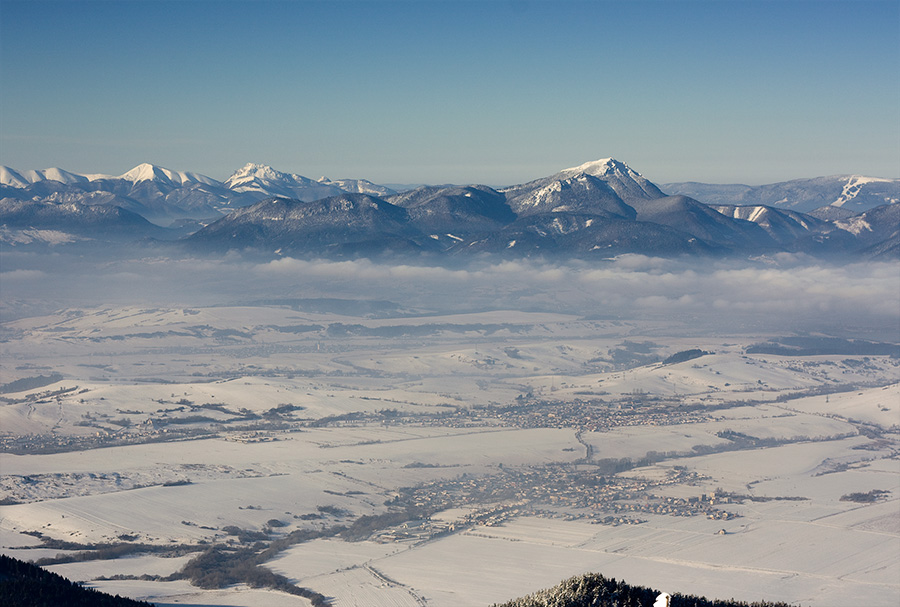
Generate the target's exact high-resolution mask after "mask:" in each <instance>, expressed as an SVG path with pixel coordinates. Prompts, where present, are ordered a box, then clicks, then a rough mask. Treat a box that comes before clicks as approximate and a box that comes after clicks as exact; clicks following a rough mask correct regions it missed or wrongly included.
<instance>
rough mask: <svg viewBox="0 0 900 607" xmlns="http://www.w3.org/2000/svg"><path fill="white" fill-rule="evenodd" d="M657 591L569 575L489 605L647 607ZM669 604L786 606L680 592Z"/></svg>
mask: <svg viewBox="0 0 900 607" xmlns="http://www.w3.org/2000/svg"><path fill="white" fill-rule="evenodd" d="M660 594H661V593H660V591H659V590H653V589H652V588H647V587H645V586H632V585H630V584H626V583H625V582H623V581H617V580H615V579H614V578H606V577H603V576H602V575H600V574H599V573H586V574H584V575H579V576H576V577H573V578H569V579H568V580H565V581H563V582H561V583H560V584H558V585H557V586H554V587H553V588H550V589H547V590H540V591H538V592H535V593H534V594H530V595H528V596H525V597H522V598H518V599H514V600H512V601H509V602H507V603H502V604H495V605H493V607H651V606H652V605H653V604H654V602H655V601H656V598H657V597H658V596H659V595H660ZM669 607H788V604H787V603H781V602H776V603H773V602H769V601H761V602H754V603H745V602H741V601H735V600H726V601H721V600H718V599H712V600H710V599H707V598H705V597H697V596H690V595H684V594H672V595H671V598H670V601H669Z"/></svg>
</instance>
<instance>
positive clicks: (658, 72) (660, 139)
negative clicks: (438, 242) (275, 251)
mask: <svg viewBox="0 0 900 607" xmlns="http://www.w3.org/2000/svg"><path fill="white" fill-rule="evenodd" d="M898 36H900V0H892V1H888V2H867V1H839V2H828V1H813V0H809V1H790V0H788V1H773V2H766V1H753V2H745V1H717V2H701V1H691V2H684V1H677V0H676V1H672V2H662V1H652V2H641V1H638V2H626V1H624V0H620V1H618V2H604V1H592V2H572V1H565V0H562V1H556V2H530V1H518V0H512V1H509V0H497V1H481V2H456V1H452V2H451V1H447V2H440V1H427V0H426V1H419V2H381V1H375V0H372V1H364V2H343V1H330V2H304V1H295V2H270V1H238V0H235V1H218V2H217V1H191V0H187V1H177V2H168V1H161V0H158V1H152V2H146V1H130V2H113V1H102V2H88V1H77V0H76V1H67V2H42V1H16V0H0V164H4V165H8V166H12V167H13V168H16V169H20V170H24V169H32V168H46V167H51V166H59V167H62V168H65V169H68V170H70V171H75V172H81V173H90V172H97V173H108V174H120V173H123V172H125V171H126V170H128V169H130V168H131V167H133V166H135V165H137V164H139V163H141V162H151V163H154V164H159V165H162V166H165V167H167V168H170V169H174V170H190V171H196V172H200V173H203V174H206V175H209V176H210V177H214V178H218V179H224V178H225V177H227V176H228V175H229V174H230V173H231V172H233V171H234V170H236V169H237V168H239V167H241V166H242V165H243V164H245V163H246V162H260V163H265V164H270V165H272V166H274V167H275V168H277V169H279V170H282V171H288V172H294V173H300V174H302V175H306V176H309V177H313V178H316V177H319V176H321V175H327V176H329V177H331V178H342V177H359V178H366V179H371V180H372V181H376V182H382V183H386V182H394V183H397V182H405V183H413V182H423V183H424V182H427V183H445V182H455V183H462V182H479V183H488V184H494V185H503V184H509V183H516V182H521V181H526V180H529V179H533V178H537V177H540V176H544V175H548V174H550V173H553V172H555V171H556V170H558V169H561V168H564V167H568V166H573V165H577V164H581V163H583V162H586V161H588V160H594V159H597V158H602V157H607V156H613V157H615V158H618V159H620V160H623V161H625V162H627V163H628V164H629V165H631V166H632V167H633V168H634V169H636V170H638V171H640V172H641V173H643V174H644V175H645V176H647V177H648V178H649V179H651V180H653V181H656V182H659V183H662V182H668V181H681V180H697V181H708V182H719V183H732V182H743V183H752V184H758V183H769V182H774V181H780V180H786V179H791V178H798V177H813V176H819V175H831V174H843V173H862V174H867V175H873V176H881V177H897V176H900V42H898Z"/></svg>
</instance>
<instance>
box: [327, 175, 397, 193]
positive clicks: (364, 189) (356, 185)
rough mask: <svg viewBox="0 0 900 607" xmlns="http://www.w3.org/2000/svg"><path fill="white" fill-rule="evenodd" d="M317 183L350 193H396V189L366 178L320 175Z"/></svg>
mask: <svg viewBox="0 0 900 607" xmlns="http://www.w3.org/2000/svg"><path fill="white" fill-rule="evenodd" d="M318 183H321V184H322V185H327V186H335V187H337V188H340V189H341V190H342V191H344V192H350V193H351V194H369V195H370V196H380V197H382V198H384V197H386V196H392V195H394V194H396V193H397V191H396V190H394V189H392V188H389V187H387V186H384V185H378V184H377V183H372V182H371V181H369V180H368V179H335V180H332V179H328V178H327V177H320V178H319V179H318Z"/></svg>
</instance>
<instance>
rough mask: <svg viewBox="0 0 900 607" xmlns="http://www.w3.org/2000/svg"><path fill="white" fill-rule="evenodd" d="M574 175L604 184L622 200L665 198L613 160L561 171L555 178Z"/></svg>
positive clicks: (654, 187)
mask: <svg viewBox="0 0 900 607" xmlns="http://www.w3.org/2000/svg"><path fill="white" fill-rule="evenodd" d="M576 175H590V176H592V177H596V178H598V179H601V180H602V181H604V182H606V183H607V185H609V187H611V188H612V189H613V190H614V191H615V192H616V194H618V195H619V196H620V197H621V198H622V200H625V201H626V202H628V203H629V204H631V201H633V200H635V199H638V200H652V199H654V198H661V197H663V196H665V194H663V192H662V191H661V190H660V189H659V188H658V187H656V185H655V184H654V183H652V182H651V181H650V180H649V179H647V178H646V177H644V176H643V175H641V174H640V173H638V172H637V171H635V170H634V169H632V168H631V167H630V166H628V165H627V164H625V163H624V162H622V161H621V160H616V159H615V158H601V159H599V160H592V161H590V162H585V163H584V164H582V165H579V166H577V167H571V168H568V169H563V170H562V171H560V172H559V173H557V174H556V175H554V177H555V178H558V179H567V178H571V177H574V176H576Z"/></svg>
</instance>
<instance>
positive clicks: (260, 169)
mask: <svg viewBox="0 0 900 607" xmlns="http://www.w3.org/2000/svg"><path fill="white" fill-rule="evenodd" d="M290 177H293V175H288V174H287V173H282V172H281V171H276V170H275V169H273V168H272V167H270V166H269V165H267V164H257V163H255V162H248V163H247V164H245V165H244V166H243V167H241V168H240V169H238V170H237V171H235V172H234V173H232V174H231V177H229V178H228V179H227V180H225V183H226V184H231V183H240V182H244V181H251V180H253V179H265V180H268V181H274V180H283V179H286V178H288V179H289V178H290Z"/></svg>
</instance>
